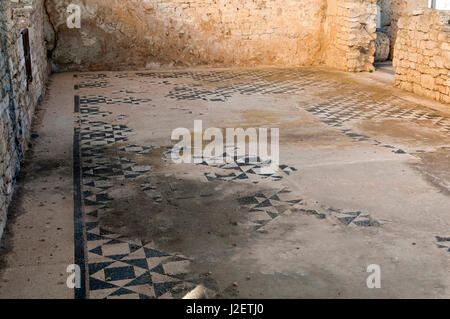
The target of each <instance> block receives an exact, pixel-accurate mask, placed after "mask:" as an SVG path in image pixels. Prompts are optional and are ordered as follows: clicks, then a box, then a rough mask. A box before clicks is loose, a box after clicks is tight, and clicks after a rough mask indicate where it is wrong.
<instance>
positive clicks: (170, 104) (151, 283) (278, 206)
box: [74, 69, 450, 299]
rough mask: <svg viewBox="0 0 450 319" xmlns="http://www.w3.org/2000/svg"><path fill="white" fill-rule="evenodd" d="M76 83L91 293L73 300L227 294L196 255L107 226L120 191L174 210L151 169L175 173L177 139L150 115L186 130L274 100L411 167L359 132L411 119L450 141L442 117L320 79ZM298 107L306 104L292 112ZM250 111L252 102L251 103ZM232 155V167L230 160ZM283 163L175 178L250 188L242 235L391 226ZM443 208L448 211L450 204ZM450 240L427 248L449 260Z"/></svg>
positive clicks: (120, 78)
mask: <svg viewBox="0 0 450 319" xmlns="http://www.w3.org/2000/svg"><path fill="white" fill-rule="evenodd" d="M74 82H75V84H74V88H75V97H74V110H75V140H74V162H75V188H76V189H78V194H75V206H76V207H75V243H76V247H75V255H76V256H75V257H76V261H77V263H79V264H81V265H82V272H83V278H84V280H83V286H82V288H81V289H77V290H76V298H141V299H146V298H180V297H181V296H182V295H183V294H185V293H186V292H187V291H189V290H190V289H193V288H194V287H195V286H196V285H197V284H199V283H203V284H205V285H206V286H207V288H208V289H209V291H210V293H211V295H212V296H214V295H215V294H219V295H220V294H221V293H222V290H223V287H221V286H220V285H218V284H217V283H216V282H215V279H214V278H205V276H204V275H203V274H201V273H197V272H195V271H193V270H192V268H191V267H190V266H191V263H192V261H193V260H192V259H191V257H190V256H185V255H183V254H181V253H179V252H177V251H176V250H173V251H172V250H170V249H162V248H161V247H160V246H159V245H157V244H156V243H155V242H154V241H153V240H142V239H139V238H132V237H129V236H126V235H123V234H121V233H120V232H113V231H111V230H110V229H105V228H102V226H101V222H100V219H101V218H100V216H102V214H105V213H106V214H107V213H108V212H110V211H113V210H114V206H113V205H112V203H113V201H114V200H116V199H117V198H115V196H117V194H118V191H117V189H118V188H119V190H120V186H123V189H124V192H125V191H126V190H125V189H126V187H134V188H135V189H136V190H139V191H141V192H143V193H144V194H145V195H146V196H148V198H150V199H151V200H152V201H153V202H154V203H155V205H162V204H165V203H166V201H167V198H166V197H167V196H166V195H167V194H163V192H162V186H161V185H160V183H161V182H160V179H159V177H158V176H159V175H158V174H157V169H156V167H155V165H153V164H152V163H151V162H145V161H144V160H142V159H143V158H147V157H148V156H150V155H151V154H153V152H156V151H158V150H160V149H161V148H164V147H165V149H166V151H165V152H160V155H159V160H161V161H162V162H163V163H165V164H164V165H169V166H170V165H171V164H170V158H169V155H168V151H167V148H168V147H170V146H171V144H170V143H168V142H167V139H168V138H169V137H170V134H166V135H164V136H163V137H164V138H165V142H162V138H161V137H158V136H157V132H158V128H159V127H162V126H163V125H164V123H162V124H160V123H158V116H161V115H158V114H161V110H159V111H158V112H159V113H158V112H157V111H155V112H154V114H153V113H152V110H153V109H156V108H162V112H163V113H164V112H167V113H170V114H172V115H170V116H178V117H183V116H186V121H189V124H186V125H191V124H192V123H191V122H193V120H192V121H191V119H194V118H195V117H196V116H197V117H199V116H200V117H201V116H205V115H206V116H207V117H206V118H205V120H207V119H211V117H214V116H213V115H214V110H219V111H218V112H224V113H223V114H226V112H228V111H227V109H226V108H229V112H230V114H233V112H237V111H236V108H239V105H236V102H235V101H237V100H236V99H238V98H244V99H248V98H254V99H255V100H258V101H263V100H261V99H269V100H268V102H267V103H268V105H269V106H270V105H271V103H286V104H289V103H291V104H292V105H293V109H294V112H295V110H296V111H298V112H303V113H304V114H309V116H311V118H312V119H314V120H315V121H318V122H320V123H322V124H324V125H326V126H327V127H328V128H327V130H332V132H334V133H333V134H335V135H336V136H338V138H342V139H343V138H350V140H351V142H348V143H356V144H355V145H359V143H363V144H364V143H367V144H369V145H370V147H375V148H379V149H388V151H389V152H393V153H394V154H393V155H392V156H412V157H414V156H416V151H415V150H414V148H413V147H411V148H408V147H406V148H405V147H404V145H402V144H401V143H394V142H392V141H389V140H386V141H384V140H380V138H379V137H377V136H370V134H363V133H361V132H359V131H358V130H355V125H354V123H357V122H359V121H379V120H381V121H384V120H405V121H408V122H411V123H416V124H417V123H419V124H421V123H426V125H427V126H428V127H432V129H433V130H434V131H435V132H436V133H435V134H437V135H439V136H442V137H443V138H446V137H448V136H450V118H449V117H447V116H445V115H442V114H439V113H438V112H435V111H432V110H430V109H426V108H424V107H422V106H420V105H417V104H414V103H411V102H406V101H405V100H402V99H401V98H398V97H394V98H393V97H385V98H382V99H380V98H379V97H377V96H375V95H373V94H372V93H370V92H361V91H359V90H356V89H353V88H352V87H351V86H349V85H348V84H344V83H342V82H339V81H337V80H334V79H332V78H330V77H329V76H328V75H327V74H324V73H323V72H321V71H320V70H314V69H261V70H224V71H212V70H211V71H209V70H208V71H201V70H200V71H173V72H168V71H161V72H151V71H141V72H116V73H113V72H111V73H92V74H90V73H86V74H76V75H74ZM318 92H320V94H318ZM336 92H340V93H339V94H337V93H336ZM307 94H309V95H312V96H315V95H320V96H321V97H320V99H317V101H308V102H305V101H306V100H305V99H302V98H301V97H303V96H305V95H307ZM297 97H298V98H299V100H300V101H301V102H300V103H294V102H293V101H295V100H296V98H297ZM280 99H281V100H283V99H284V100H283V102H279V100H280ZM245 101H248V100H243V102H242V103H245ZM264 101H265V100H264ZM277 101H278V102H277ZM239 103H241V102H239ZM264 103H265V102H264ZM164 110H165V111H164ZM145 112H147V116H148V118H147V120H146V121H147V122H144V120H143V123H147V124H148V126H147V128H146V129H143V128H144V127H145V126H144V125H142V126H140V128H132V127H131V125H130V123H132V122H133V119H131V120H130V118H132V117H133V116H135V117H140V116H141V117H145V115H144V114H145ZM303 113H302V114H303ZM220 114H222V113H220ZM223 114H222V115H220V116H222V117H223V116H224V115H223ZM170 116H169V117H170ZM188 118H189V119H188ZM165 121H166V122H165V123H167V119H166V120H165ZM182 124H183V120H182V119H181V120H179V121H178V122H177V123H174V126H173V127H172V128H167V133H169V132H170V131H171V130H172V129H173V128H175V127H177V126H176V125H182ZM278 124H279V123H278ZM159 125H161V126H159ZM141 131H144V133H142V132H141ZM147 131H148V132H153V133H151V134H150V133H148V132H147ZM148 134H150V135H148ZM281 134H283V131H282V130H281ZM149 136H150V137H149ZM346 143H347V142H346ZM352 145H353V144H352ZM441 146H442V145H441ZM447 146H448V145H447ZM367 147H369V146H367ZM419 148H420V147H418V148H416V150H419ZM287 149H289V147H288V148H287ZM293 149H294V150H295V148H293ZM298 154H303V152H302V151H300V152H299V153H298ZM224 155H225V157H229V156H232V155H229V154H227V153H226V152H225V154H224ZM146 156H147V157H146ZM386 156H390V155H386ZM281 163H282V165H280V168H279V170H270V169H268V165H269V164H270V161H269V162H267V160H262V159H260V158H249V157H245V156H241V157H239V156H235V157H232V160H231V161H230V162H229V163H227V164H220V165H215V164H211V163H209V161H203V162H202V163H201V164H192V165H191V166H190V167H189V166H187V167H182V168H179V169H180V170H181V171H178V168H173V170H174V172H175V173H174V174H175V175H177V174H178V175H177V176H179V175H182V174H191V173H192V174H194V175H195V178H197V179H199V180H201V181H202V182H203V183H205V184H207V183H216V182H218V183H232V184H234V183H243V184H244V185H248V189H249V190H250V195H248V196H240V194H234V201H235V202H236V203H237V205H239V207H241V208H242V209H245V210H246V211H247V215H246V216H245V219H246V221H247V222H246V223H245V227H247V228H248V229H249V232H250V233H251V234H253V233H255V232H256V233H258V232H261V231H263V232H264V231H266V230H267V229H268V227H267V226H270V224H271V223H272V222H274V225H277V224H276V223H275V222H280V221H282V218H283V216H292V215H293V214H294V215H301V216H309V218H315V219H317V220H320V221H322V223H323V225H324V226H321V227H331V228H333V227H334V228H336V227H342V228H349V227H350V228H354V229H366V228H377V229H378V228H383V227H385V225H390V224H392V220H391V219H387V218H383V216H376V215H377V212H373V211H367V210H364V209H363V208H362V209H361V210H358V209H349V208H347V207H336V204H335V203H332V202H330V203H327V202H319V201H316V200H314V199H312V198H311V196H310V195H308V194H304V193H303V189H304V188H305V187H304V186H301V187H300V186H298V185H299V184H298V183H296V180H297V179H302V178H304V176H305V175H304V173H305V172H304V169H302V167H301V166H302V165H303V164H302V165H297V164H296V159H295V156H294V158H288V160H286V161H285V160H284V158H283V156H282V157H281ZM168 170H169V171H170V169H168ZM259 186H261V187H263V188H264V187H269V186H270V188H269V190H266V191H260V190H259V189H258V188H256V187H259ZM252 187H255V191H254V192H251V190H252ZM113 190H114V191H113ZM172 191H173V193H172V194H174V195H173V196H178V195H175V194H178V193H177V190H172ZM119 193H120V192H119ZM181 193H182V191H181ZM205 196H206V195H205ZM201 198H202V194H197V196H196V197H195V199H193V200H200V199H201ZM447 199H448V197H447ZM446 204H448V201H447V202H444V204H443V205H444V206H445V205H446ZM447 208H448V206H447ZM374 213H375V214H374ZM373 215H375V216H373ZM447 217H448V216H447ZM448 221H449V219H448V218H447V220H446V222H448ZM331 228H330V229H331ZM339 229H341V228H339ZM364 231H365V230H364ZM250 233H249V234H250ZM449 234H450V233H449V232H447V233H435V234H434V235H430V236H428V237H429V238H430V241H434V242H435V248H438V249H439V252H442V253H444V250H447V251H448V252H450V248H449V245H448V242H449V240H450V239H449V238H448V235H449ZM251 236H255V235H251ZM166 248H167V247H166ZM444 258H446V257H444Z"/></svg>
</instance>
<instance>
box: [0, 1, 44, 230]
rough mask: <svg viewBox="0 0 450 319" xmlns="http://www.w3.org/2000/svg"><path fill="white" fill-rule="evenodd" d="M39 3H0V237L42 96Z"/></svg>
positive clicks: (41, 34)
mask: <svg viewBox="0 0 450 319" xmlns="http://www.w3.org/2000/svg"><path fill="white" fill-rule="evenodd" d="M43 12H44V11H43V1H42V0H20V1H9V0H0V49H1V51H0V84H1V87H0V176H1V178H0V237H1V233H2V230H3V227H4V224H5V221H6V213H7V209H8V206H9V203H10V201H11V198H12V195H13V190H14V185H15V179H16V176H17V174H18V173H19V170H20V160H21V159H22V157H23V155H24V152H25V150H26V149H27V145H28V140H29V135H30V131H31V124H32V117H33V114H34V110H35V106H36V105H37V104H38V103H39V101H40V100H41V99H42V97H43V94H44V93H45V83H46V81H47V74H48V73H47V70H48V69H47V59H46V50H45V48H44V36H43V14H44V13H43ZM25 28H28V29H29V32H30V46H31V64H32V75H33V81H32V82H31V83H29V85H28V86H27V79H26V78H27V76H26V70H25V57H24V47H23V41H22V35H21V31H22V30H23V29H25Z"/></svg>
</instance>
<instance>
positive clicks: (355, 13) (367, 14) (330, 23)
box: [325, 0, 376, 72]
mask: <svg viewBox="0 0 450 319" xmlns="http://www.w3.org/2000/svg"><path fill="white" fill-rule="evenodd" d="M326 16H327V20H326V22H325V34H326V38H327V49H326V52H325V63H326V65H328V66H330V67H335V68H339V69H342V70H345V71H352V72H359V71H369V70H373V62H374V55H375V38H376V33H375V32H376V22H375V16H376V2H375V0H329V1H328V6H327V11H326Z"/></svg>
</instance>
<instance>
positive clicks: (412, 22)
mask: <svg viewBox="0 0 450 319" xmlns="http://www.w3.org/2000/svg"><path fill="white" fill-rule="evenodd" d="M398 28H399V31H398V35H397V42H396V44H395V54H394V66H395V86H397V87H399V88H401V89H403V90H406V91H410V92H414V93H416V94H419V95H423V96H427V97H430V98H433V99H436V100H438V101H441V102H444V103H450V73H449V69H450V42H449V33H450V11H438V10H432V9H425V10H418V11H416V12H414V13H412V14H410V15H405V16H402V17H401V18H400V20H399V21H398Z"/></svg>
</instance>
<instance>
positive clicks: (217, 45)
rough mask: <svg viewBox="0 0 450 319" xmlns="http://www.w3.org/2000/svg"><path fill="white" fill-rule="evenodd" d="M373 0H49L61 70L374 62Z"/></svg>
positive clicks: (346, 66) (364, 65)
mask: <svg viewBox="0 0 450 319" xmlns="http://www.w3.org/2000/svg"><path fill="white" fill-rule="evenodd" d="M374 1H375V0H283V1H280V0H259V1H254V0H128V1H122V0H84V1H80V0H47V9H48V12H49V16H50V20H51V22H52V24H53V26H54V29H55V31H56V34H57V43H56V48H55V50H54V51H53V58H54V62H55V66H56V68H57V69H58V70H88V69H89V70H100V69H123V68H130V67H146V66H154V65H155V64H163V65H183V66H190V65H246V66H251V65H284V66H292V65H311V64H322V63H326V64H327V65H329V66H331V67H337V68H339V69H343V70H348V71H363V70H369V69H371V68H372V57H373V53H374V52H373V41H372V40H373V38H375V35H374V32H375V30H374V8H373V4H374ZM70 3H74V4H78V5H80V7H81V9H82V21H81V28H80V29H76V28H75V29H69V28H68V26H67V23H66V19H67V16H68V14H67V12H66V9H67V6H68V5H69V4H70ZM327 15H329V17H328V18H327ZM362 26H363V27H362ZM372 33H373V34H372ZM337 57H339V58H337ZM341 57H344V59H341Z"/></svg>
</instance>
